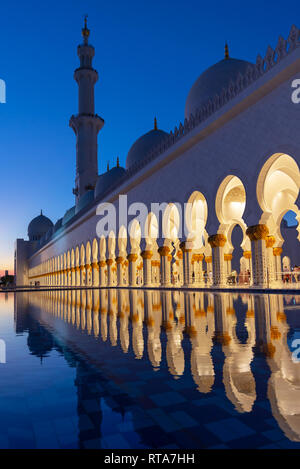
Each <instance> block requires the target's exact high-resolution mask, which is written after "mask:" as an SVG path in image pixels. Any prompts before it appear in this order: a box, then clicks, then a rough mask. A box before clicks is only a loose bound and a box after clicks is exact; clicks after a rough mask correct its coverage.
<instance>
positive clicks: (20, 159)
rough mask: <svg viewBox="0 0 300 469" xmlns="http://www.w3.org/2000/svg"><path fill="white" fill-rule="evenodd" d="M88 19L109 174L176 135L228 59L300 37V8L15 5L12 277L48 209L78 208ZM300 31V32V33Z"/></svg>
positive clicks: (0, 123) (0, 179)
mask: <svg viewBox="0 0 300 469" xmlns="http://www.w3.org/2000/svg"><path fill="white" fill-rule="evenodd" d="M85 13H87V14H88V16H89V18H88V26H89V28H90V29H91V36H90V42H91V43H92V44H93V45H94V46H95V49H96V56H95V59H94V66H95V68H96V69H97V70H98V72H99V82H98V83H97V85H96V112H97V113H98V114H99V115H100V116H101V117H103V118H104V120H105V126H104V128H103V130H102V131H101V132H100V134H99V139H98V144H99V155H98V157H99V171H100V172H103V171H105V169H106V165H107V162H108V161H110V164H111V166H112V165H113V164H115V162H116V157H117V156H119V157H120V162H121V164H124V163H125V159H126V154H127V152H128V150H129V148H130V146H131V144H132V143H133V142H134V141H135V140H136V139H137V138H138V137H139V136H140V135H142V134H143V133H145V132H147V131H148V130H150V129H151V128H152V126H153V117H154V115H157V118H158V123H159V127H160V128H162V129H164V130H166V131H170V130H171V129H173V128H174V127H175V125H177V124H178V123H179V121H180V120H182V118H183V115H184V105H185V99H186V97H187V94H188V91H189V89H190V87H191V86H192V84H193V82H194V81H195V80H196V78H197V77H198V76H199V74H200V73H201V72H202V71H203V70H204V69H205V68H207V67H208V66H210V65H212V64H213V63H215V62H217V61H218V60H221V59H222V58H223V53H224V52H223V51H224V43H225V41H226V40H227V41H228V42H229V47H230V55H231V56H232V57H237V58H243V59H246V60H250V61H255V59H256V55H257V54H258V53H261V54H262V55H263V54H264V53H265V51H266V49H267V46H268V44H271V45H272V46H273V47H275V46H276V43H277V40H278V36H279V35H280V34H281V35H282V36H283V37H287V36H288V33H289V30H290V27H291V25H292V24H293V23H296V25H297V26H300V19H299V18H300V4H299V2H296V1H290V2H289V4H288V7H287V8H284V5H283V4H282V2H279V1H276V2H274V1H264V2H261V1H256V0H255V1H252V2H240V1H230V0H228V1H226V2H223V1H222V2H221V1H217V0H216V1H215V2H201V1H199V0H197V1H196V0H186V1H185V2H182V1H178V0H172V1H170V0H151V1H148V0H143V1H136V0H129V1H127V2H125V1H121V0H116V1H114V0H111V1H110V2H100V1H92V0H85V1H79V0H72V1H64V0H61V1H59V2H58V1H56V0H53V1H51V2H49V1H45V2H41V1H30V0H29V1H27V2H21V1H18V2H16V1H10V2H2V5H1V18H2V22H1V30H0V35H1V46H0V48H1V54H0V64H1V66H0V78H2V79H4V80H5V82H6V86H7V103H6V104H0V129H1V130H0V132H1V133H0V135H1V142H0V149H1V150H0V155H1V156H0V162H1V163H0V197H1V202H2V203H1V212H0V213H1V227H0V270H2V269H4V268H6V267H7V266H9V267H12V265H13V244H14V239H15V238H17V237H26V235H27V225H28V223H29V222H30V220H31V219H32V218H33V217H34V216H36V215H38V214H39V212H40V210H41V209H43V212H44V213H45V215H47V216H49V217H50V218H51V219H52V220H53V221H54V222H55V221H56V220H57V219H58V218H60V217H61V216H62V215H63V214H64V213H65V211H66V209H68V208H70V207H71V206H72V205H73V201H74V199H73V194H72V188H73V187H74V177H75V136H74V134H73V131H72V130H71V129H70V128H69V127H68V122H69V118H70V116H71V115H72V114H74V113H76V112H77V85H76V83H75V81H74V80H73V71H74V69H75V68H76V67H77V66H78V57H77V54H76V47H77V45H78V44H79V42H81V27H82V23H83V15H84V14H85ZM297 20H298V23H297Z"/></svg>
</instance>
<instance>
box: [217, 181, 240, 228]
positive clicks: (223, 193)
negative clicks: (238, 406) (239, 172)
mask: <svg viewBox="0 0 300 469" xmlns="http://www.w3.org/2000/svg"><path fill="white" fill-rule="evenodd" d="M245 207H246V191H245V187H244V184H243V183H242V181H241V179H240V178H238V177H237V176H234V175H232V174H231V175H229V176H227V177H226V178H225V179H224V180H223V181H222V182H221V184H220V187H219V189H218V191H217V195H216V201H215V210H216V215H217V217H218V220H219V222H220V223H221V224H232V222H233V221H234V220H242V219H243V215H244V211H245Z"/></svg>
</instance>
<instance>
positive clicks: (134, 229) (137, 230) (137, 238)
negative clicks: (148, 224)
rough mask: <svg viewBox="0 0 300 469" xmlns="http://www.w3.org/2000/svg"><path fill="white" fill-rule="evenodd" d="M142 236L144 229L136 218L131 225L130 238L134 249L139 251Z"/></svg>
mask: <svg viewBox="0 0 300 469" xmlns="http://www.w3.org/2000/svg"><path fill="white" fill-rule="evenodd" d="M141 237H142V230H141V226H140V224H139V222H138V221H137V220H136V219H134V220H132V222H131V223H130V226H129V238H130V244H131V249H132V251H138V250H139V248H140V242H141Z"/></svg>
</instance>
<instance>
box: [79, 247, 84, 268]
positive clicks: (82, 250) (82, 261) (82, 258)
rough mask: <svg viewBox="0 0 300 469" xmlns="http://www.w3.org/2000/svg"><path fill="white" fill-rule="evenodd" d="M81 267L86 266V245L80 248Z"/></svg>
mask: <svg viewBox="0 0 300 469" xmlns="http://www.w3.org/2000/svg"><path fill="white" fill-rule="evenodd" d="M80 265H82V266H83V265H85V247H84V244H82V245H81V246H80Z"/></svg>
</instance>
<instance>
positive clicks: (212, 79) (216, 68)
mask: <svg viewBox="0 0 300 469" xmlns="http://www.w3.org/2000/svg"><path fill="white" fill-rule="evenodd" d="M249 65H250V66H253V64H251V63H250V62H247V61H246V60H239V59H231V58H227V59H223V60H220V62H217V63H216V64H215V65H212V66H211V67H209V68H208V69H207V70H205V72H203V73H202V74H201V75H200V77H199V78H198V80H197V81H196V82H195V83H194V85H193V86H192V88H191V90H190V92H189V94H188V97H187V100H186V103H185V117H186V118H187V119H189V117H190V115H191V114H194V115H195V112H196V110H197V109H199V108H200V107H201V106H202V105H203V104H206V103H207V101H208V100H209V99H213V98H214V97H215V95H216V94H220V93H221V92H222V89H223V88H227V87H228V86H229V83H230V81H231V80H233V81H235V80H236V79H237V77H238V74H239V73H241V74H242V75H243V74H245V72H246V70H247V68H248V66H249Z"/></svg>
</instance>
